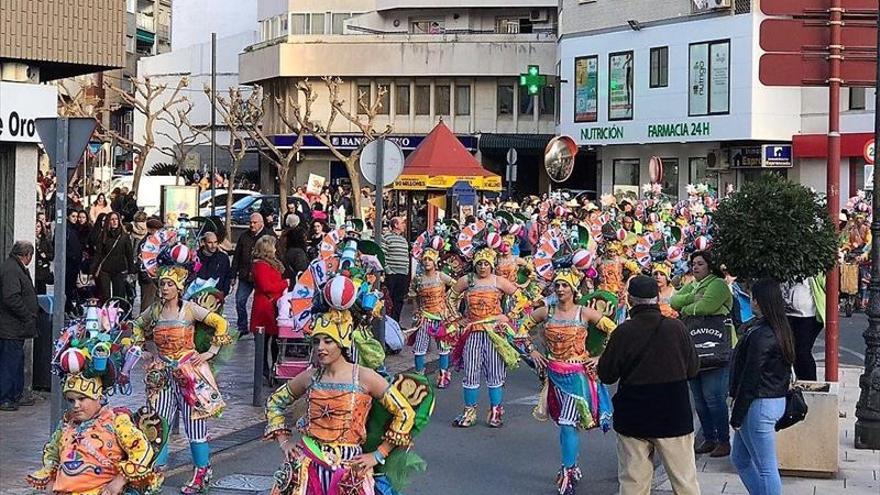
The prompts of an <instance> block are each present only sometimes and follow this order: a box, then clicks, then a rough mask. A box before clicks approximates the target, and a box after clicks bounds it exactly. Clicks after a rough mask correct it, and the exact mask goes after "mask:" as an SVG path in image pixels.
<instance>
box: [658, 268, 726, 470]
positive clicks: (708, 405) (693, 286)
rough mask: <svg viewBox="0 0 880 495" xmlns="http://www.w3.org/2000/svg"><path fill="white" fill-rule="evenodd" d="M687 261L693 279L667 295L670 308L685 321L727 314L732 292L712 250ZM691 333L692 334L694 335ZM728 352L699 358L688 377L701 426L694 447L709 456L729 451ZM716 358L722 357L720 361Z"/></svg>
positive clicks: (724, 454)
mask: <svg viewBox="0 0 880 495" xmlns="http://www.w3.org/2000/svg"><path fill="white" fill-rule="evenodd" d="M690 261H691V273H692V274H693V276H694V281H693V282H691V283H689V284H687V285H685V286H684V287H682V288H681V290H679V291H678V292H677V293H676V294H675V295H674V296H672V298H671V299H670V304H671V305H672V308H673V309H675V310H676V311H678V314H679V317H680V318H681V319H683V320H684V321H685V324H686V325H687V324H688V319H690V318H693V317H706V316H718V317H727V316H728V315H730V310H731V308H733V296H732V294H731V293H730V288H729V287H728V286H727V282H725V281H724V276H723V274H722V273H721V270H720V269H719V267H718V266H716V265H715V264H714V263H713V262H712V256H711V254H710V253H709V252H706V251H697V252H695V253H693V254H692V255H691V260H690ZM704 321H705V320H704ZM688 329H689V330H691V325H688ZM691 337H692V338H693V337H694V335H691ZM729 337H730V334H729V333H728V338H729ZM729 349H730V347H728V350H729ZM700 352H701V349H697V354H700ZM729 354H730V353H729V352H728V353H726V354H724V355H723V356H718V354H716V355H715V356H714V358H715V359H713V362H712V363H711V365H709V364H707V363H705V362H702V360H701V368H700V372H699V373H698V374H697V376H696V377H695V378H693V379H691V380H690V387H691V393H692V394H693V396H694V407H695V409H696V410H697V416H698V417H699V418H700V425H701V426H702V429H703V443H702V444H701V445H699V446H698V447H696V448H695V452H696V453H697V454H707V453H708V454H710V456H711V457H724V456H727V455H730V430H729V427H728V420H729V414H728V410H727V391H728V381H729V366H728V365H729V360H730V356H729ZM718 358H722V359H721V362H719V360H718Z"/></svg>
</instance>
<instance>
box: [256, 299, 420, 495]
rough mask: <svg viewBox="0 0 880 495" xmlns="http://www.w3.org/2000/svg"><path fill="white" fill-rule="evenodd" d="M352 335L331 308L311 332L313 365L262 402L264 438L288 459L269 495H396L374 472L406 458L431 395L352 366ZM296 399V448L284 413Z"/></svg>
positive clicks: (347, 320)
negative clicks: (299, 413)
mask: <svg viewBox="0 0 880 495" xmlns="http://www.w3.org/2000/svg"><path fill="white" fill-rule="evenodd" d="M352 333H353V326H352V318H351V315H350V314H349V311H348V310H344V309H337V308H333V307H331V308H330V309H329V310H328V311H327V312H326V313H323V314H321V315H318V316H317V317H316V318H315V320H314V322H313V326H312V332H311V337H312V339H313V345H314V350H315V358H316V360H317V364H316V366H315V367H313V368H310V369H309V370H307V371H305V372H303V373H301V374H299V375H297V376H296V377H295V378H293V379H291V380H289V381H288V382H287V383H285V384H284V385H282V386H281V387H280V388H278V389H277V390H276V391H275V392H274V393H272V395H270V396H269V398H268V400H267V401H266V419H267V422H268V425H267V427H266V434H265V438H266V439H275V440H277V441H278V443H279V446H280V447H281V449H282V450H283V451H284V453H285V454H286V456H287V459H288V462H287V463H286V464H285V465H284V467H283V468H282V469H281V470H280V471H279V472H278V473H276V476H275V478H276V484H275V487H274V488H273V490H272V493H273V494H278V495H281V494H284V495H343V494H344V495H367V494H370V495H372V494H373V493H379V494H392V493H396V492H395V491H394V489H393V488H392V487H391V486H389V485H388V482H387V480H386V479H384V478H383V479H382V480H381V481H380V480H378V479H376V478H375V477H374V471H376V470H379V469H380V468H382V467H383V466H384V465H385V464H386V461H387V462H388V464H391V463H392V458H398V457H399V456H401V455H404V456H405V455H406V452H405V451H406V449H408V447H410V446H411V444H412V435H413V433H414V432H415V430H414V427H418V428H421V427H423V426H424V425H425V424H426V423H427V416H429V415H430V412H426V411H430V408H432V407H433V394H432V392H431V387H430V384H429V383H428V382H427V381H426V379H425V378H424V377H407V378H406V379H405V380H409V382H408V383H409V384H408V385H407V386H403V387H402V386H401V383H402V382H401V381H395V383H394V384H391V385H389V383H388V382H387V381H386V380H385V379H384V378H383V377H382V376H381V375H379V374H378V373H376V372H375V371H373V370H371V369H369V368H365V367H363V366H359V365H357V364H353V363H352V362H351V357H350V352H351V347H352ZM419 379H420V380H422V381H421V382H418V381H417V380H419ZM414 384H415V385H414ZM402 389H405V390H407V391H408V394H407V395H404V393H403V392H402V391H401V390H402ZM301 397H305V399H306V401H307V409H306V413H305V415H304V416H303V417H302V418H300V420H299V421H298V422H297V425H296V428H297V430H298V431H299V433H300V434H301V438H300V440H299V441H296V442H294V441H293V440H292V432H291V430H290V429H289V428H288V427H287V425H286V423H285V418H284V413H285V411H286V410H287V409H288V408H289V407H290V406H291V405H292V404H293V403H294V402H295V401H296V400H297V399H299V398H301ZM414 406H415V409H414ZM425 408H427V409H425ZM371 409H372V412H371ZM380 410H381V411H382V413H383V414H384V416H382V415H381V414H380V416H382V417H381V418H380V419H379V421H378V422H374V421H373V420H374V413H376V414H379V413H378V411H380ZM416 410H418V411H419V413H418V414H417V412H416ZM371 427H373V428H372V431H371ZM375 427H378V428H379V429H381V430H383V431H382V432H381V436H378V435H376V434H375V429H376V428H375ZM371 433H373V434H372V435H371ZM400 448H402V449H400ZM410 465H411V464H410Z"/></svg>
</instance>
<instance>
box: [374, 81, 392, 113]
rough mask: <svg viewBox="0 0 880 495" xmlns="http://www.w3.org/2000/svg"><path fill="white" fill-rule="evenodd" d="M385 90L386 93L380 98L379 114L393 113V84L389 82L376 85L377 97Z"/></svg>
mask: <svg viewBox="0 0 880 495" xmlns="http://www.w3.org/2000/svg"><path fill="white" fill-rule="evenodd" d="M382 90H384V93H385V94H383V95H382V97H381V98H379V103H380V105H379V108H378V109H377V112H378V114H379V115H388V114H389V113H391V86H389V85H388V84H380V85H378V86H376V97H377V98H378V97H379V94H380V92H381V91H382Z"/></svg>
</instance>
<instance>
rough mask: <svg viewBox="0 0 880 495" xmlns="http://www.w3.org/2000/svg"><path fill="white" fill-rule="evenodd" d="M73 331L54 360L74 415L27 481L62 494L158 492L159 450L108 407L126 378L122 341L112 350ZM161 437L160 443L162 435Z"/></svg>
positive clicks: (134, 423)
mask: <svg viewBox="0 0 880 495" xmlns="http://www.w3.org/2000/svg"><path fill="white" fill-rule="evenodd" d="M78 325H79V326H80V327H82V324H78ZM74 328H75V327H71V328H70V329H67V330H65V332H64V333H62V337H61V338H59V339H58V341H56V344H55V349H56V351H57V352H56V358H55V359H54V360H53V362H54V363H55V366H56V371H58V372H60V374H61V392H62V394H63V395H64V398H65V400H66V401H67V403H68V404H69V409H68V410H67V411H66V412H65V414H64V416H63V418H62V419H61V421H60V423H59V424H58V427H57V428H56V429H55V431H54V432H53V433H52V435H51V437H50V438H49V441H48V442H47V443H46V445H45V447H43V457H42V462H43V467H42V468H41V469H39V470H37V471H35V472H34V473H32V474H30V475H28V477H27V481H28V483H29V484H30V485H31V486H33V487H34V488H37V489H41V490H42V489H45V488H50V489H51V490H52V492H53V493H57V494H69V495H98V494H108V495H117V494H120V493H123V491H125V492H126V493H150V491H151V490H150V489H156V488H158V487H157V486H156V485H155V484H154V483H155V481H156V477H155V476H154V473H153V469H152V463H153V460H154V449H153V445H155V444H153V443H151V441H150V439H149V438H148V437H147V436H146V435H145V434H144V432H143V431H142V430H141V429H140V428H139V427H138V420H137V418H135V417H134V415H131V414H130V413H129V412H128V411H126V410H114V409H113V408H111V407H110V406H109V405H106V404H107V397H108V395H110V393H111V392H112V391H113V390H115V387H116V384H117V380H120V379H121V377H122V376H123V375H124V374H125V372H124V368H121V367H122V366H123V362H124V360H125V359H124V357H122V346H121V345H120V344H119V343H118V339H117V340H115V341H114V344H113V345H110V343H109V342H108V341H107V340H103V339H101V340H99V339H98V338H97V337H96V335H94V334H93V335H91V336H89V334H87V333H86V332H83V331H77V332H76V336H74V335H73V334H72V333H71V330H72V329H74ZM79 330H82V328H80V329H79ZM106 335H107V334H104V336H106ZM125 340H128V339H125ZM71 342H72V343H75V344H76V345H71ZM68 346H69V347H68ZM126 347H128V346H126ZM128 348H129V349H130V347H128ZM137 351H140V349H137ZM135 354H137V353H135ZM140 412H141V413H144V412H145V411H143V410H142V411H140ZM145 414H146V415H149V411H146V412H145ZM153 418H154V419H158V418H155V415H153ZM160 423H161V421H160ZM157 437H158V442H159V443H161V440H162V435H161V434H160V435H158V436H157ZM157 437H156V436H154V437H153V440H156V439H157Z"/></svg>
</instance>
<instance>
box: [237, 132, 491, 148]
mask: <svg viewBox="0 0 880 495" xmlns="http://www.w3.org/2000/svg"><path fill="white" fill-rule="evenodd" d="M296 137H297V136H296V134H282V135H277V136H271V137H270V139H271V140H272V143H273V144H274V145H275V146H277V147H279V148H281V149H289V148H290V147H291V146H293V143H294V142H296ZM456 137H457V138H458V140H459V141H460V142H461V144H462V145H463V146H464V147H465V148H467V149H468V150H469V151H475V150H476V149H477V137H476V136H456ZM387 139H388V141H391V142H392V143H394V144H396V145H397V146H399V147H400V149H402V150H403V151H412V150H414V149H416V148H418V146H419V145H420V144H422V141H424V139H425V136H418V135H414V136H388V138H387ZM364 141H365V138H364V137H363V136H361V135H347V134H334V135H331V136H330V144H332V145H333V146H334V147H336V148H337V149H340V150H346V151H351V150H355V149H358V148H360V147H361V146H362V145H363V144H364ZM248 149H249V150H256V149H257V148H256V143H254V142H248ZM302 149H303V150H326V149H327V147H326V146H324V143H322V142H320V141H318V138H316V137H315V136H305V137H303V144H302Z"/></svg>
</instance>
